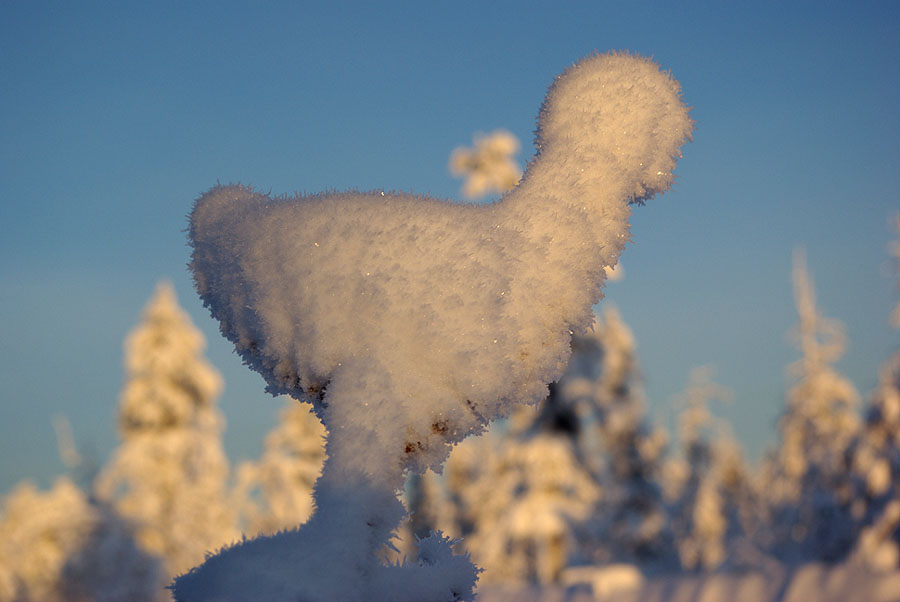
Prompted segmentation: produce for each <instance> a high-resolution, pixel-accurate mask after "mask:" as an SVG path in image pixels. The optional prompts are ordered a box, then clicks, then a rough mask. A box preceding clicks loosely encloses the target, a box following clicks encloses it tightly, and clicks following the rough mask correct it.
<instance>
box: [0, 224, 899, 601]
mask: <svg viewBox="0 0 900 602" xmlns="http://www.w3.org/2000/svg"><path fill="white" fill-rule="evenodd" d="M897 225H898V228H900V220H898V222H897ZM893 249H894V253H895V254H896V255H897V265H898V268H900V242H895V243H894V245H893ZM794 285H795V298H796V307H797V312H798V323H797V326H796V328H795V329H794V331H793V333H792V334H793V336H794V340H795V341H796V344H797V349H798V358H797V361H796V363H795V364H794V365H793V366H791V371H792V373H793V375H794V382H793V386H792V387H791V388H790V390H789V391H788V392H787V395H786V398H785V408H784V413H783V415H782V418H781V420H780V422H779V425H778V429H779V437H778V440H779V444H778V446H777V447H776V448H774V449H772V450H771V451H770V452H769V453H768V455H767V456H766V458H765V459H764V461H763V462H762V464H761V465H760V466H758V467H751V466H748V465H747V464H746V463H745V461H744V460H743V458H742V456H741V450H740V447H739V445H738V443H737V442H736V441H735V440H734V438H733V437H732V436H731V435H730V429H729V426H728V425H727V424H724V423H722V421H721V420H719V419H716V418H713V413H712V412H710V409H709V408H710V406H711V405H713V404H716V403H721V402H724V401H726V400H727V399H728V390H727V389H726V388H725V387H723V386H721V385H718V384H716V383H714V382H713V380H712V377H711V374H710V371H709V370H707V369H703V368H700V369H698V370H696V371H695V372H694V373H693V374H692V375H690V379H689V382H688V385H687V387H686V389H685V391H684V393H683V395H682V396H681V398H680V399H681V401H680V403H679V410H680V429H679V433H678V436H677V437H673V436H670V435H669V434H668V433H665V432H664V431H663V430H662V429H661V428H660V427H659V426H657V425H654V424H652V423H651V421H650V420H649V419H648V417H647V415H646V413H645V405H646V400H645V399H644V397H643V392H642V388H641V371H640V367H639V362H638V356H637V351H636V344H635V341H634V339H633V337H632V335H631V332H630V330H629V329H628V325H627V324H626V323H625V322H624V321H623V319H622V317H621V315H620V314H619V313H618V312H617V311H616V310H615V309H614V308H607V309H605V310H604V311H603V312H602V313H601V315H600V316H598V318H597V322H596V326H595V328H594V332H593V333H591V334H589V335H588V336H583V337H576V338H575V339H574V340H573V342H572V346H573V352H574V353H573V357H572V360H571V362H570V364H569V369H568V371H567V372H566V375H565V376H564V377H563V378H562V379H561V380H560V381H559V382H557V383H555V384H554V385H553V386H552V387H551V394H550V396H549V397H548V398H547V399H546V400H545V401H544V402H543V403H542V404H541V405H540V406H539V407H538V408H529V407H523V408H522V409H520V410H518V411H516V412H515V413H514V414H513V415H512V416H511V417H510V418H509V419H508V420H505V421H501V422H498V423H495V425H494V426H493V427H492V428H491V429H490V431H488V432H487V433H485V434H484V435H482V436H479V437H473V438H469V439H467V440H466V441H465V442H463V443H462V444H460V445H459V446H457V448H456V449H455V450H454V451H453V453H452V454H451V456H450V460H449V461H448V462H447V464H446V467H445V469H444V472H443V474H442V475H437V474H434V473H432V472H429V473H427V474H426V475H425V476H424V477H413V478H411V479H410V481H409V483H408V486H407V490H406V496H405V497H406V503H407V505H408V507H409V508H410V510H411V511H412V519H411V520H410V521H409V523H408V524H407V525H405V527H404V529H403V530H402V532H401V533H399V534H398V536H399V539H398V540H397V542H396V543H397V547H398V550H397V551H391V550H385V555H386V556H387V557H391V556H395V555H397V554H404V553H409V552H411V551H413V550H412V548H409V550H407V549H406V546H408V545H409V542H410V541H412V538H413V536H414V535H416V536H420V537H421V536H425V535H426V534H427V533H428V532H429V531H431V530H433V529H435V528H438V529H441V530H443V531H444V532H445V533H447V534H449V535H451V536H461V537H463V538H464V539H463V541H464V545H465V549H466V550H468V551H469V552H470V553H471V555H472V557H473V560H474V561H475V563H476V564H477V565H478V566H480V567H482V568H483V569H484V572H483V573H482V575H481V578H480V581H479V583H480V587H481V589H483V590H484V592H485V593H484V596H483V597H482V598H483V599H485V600H487V599H490V600H494V599H496V600H514V599H522V600H527V599H533V600H539V599H554V600H564V599H573V600H575V599H584V600H587V599H590V598H589V597H588V595H587V593H586V592H587V591H589V590H590V589H591V588H593V591H594V592H595V594H596V596H597V599H603V596H604V595H605V594H607V593H610V594H611V593H617V595H625V592H628V591H631V592H632V594H633V595H636V592H638V591H641V588H644V592H645V593H644V597H642V598H637V599H667V597H666V596H667V594H666V593H665V592H669V593H671V592H677V591H681V590H678V587H681V588H682V589H685V588H686V591H690V592H694V594H695V595H696V596H697V597H699V595H700V592H701V591H702V587H701V585H702V582H703V580H704V579H706V580H709V581H711V584H712V585H714V586H716V587H717V588H719V589H720V590H722V591H721V596H722V597H704V599H709V600H713V599H725V593H726V592H731V594H732V595H733V594H734V592H736V591H738V590H739V589H740V586H739V585H738V584H736V582H734V580H735V576H736V575H741V576H743V578H742V580H739V583H740V584H743V586H744V587H745V588H749V589H748V593H746V594H744V595H746V596H748V597H746V598H743V597H741V598H739V599H741V600H744V599H747V600H750V599H753V600H764V599H766V600H768V599H778V598H775V597H773V596H788V595H789V594H790V593H791V592H790V588H789V587H788V586H789V585H790V584H788V583H786V582H785V579H786V578H787V577H788V576H789V575H790V574H792V573H795V574H797V575H799V577H803V578H805V579H806V580H807V581H809V582H810V583H801V584H800V585H797V586H796V587H799V588H800V589H799V590H798V591H799V592H804V593H805V594H809V592H817V591H818V592H819V594H817V595H819V596H825V593H824V592H826V589H827V588H826V585H827V583H828V575H829V571H831V572H832V573H835V574H837V573H840V572H841V571H843V572H847V571H851V570H854V571H857V572H860V573H861V574H864V575H865V576H866V577H865V579H864V580H862V579H860V578H857V579H856V580H855V581H853V580H851V581H852V583H853V585H848V579H850V578H849V577H843V578H842V579H843V580H840V579H839V580H838V585H835V586H833V587H836V588H837V592H838V593H837V594H836V595H838V596H844V597H843V598H840V597H832V598H825V597H820V598H817V599H834V600H838V599H858V600H863V599H872V600H875V599H878V600H898V599H900V554H898V545H900V351H898V352H897V353H895V354H894V355H893V356H891V357H889V358H886V359H885V362H884V365H883V366H881V368H880V372H879V375H880V385H879V386H878V388H877V389H876V390H874V391H871V392H868V393H867V394H865V395H863V396H861V395H860V394H859V393H858V392H857V391H856V389H855V388H854V386H853V384H852V383H850V382H849V381H847V380H846V379H845V378H843V377H842V376H841V375H840V374H839V373H838V372H836V370H835V369H834V367H833V364H834V362H835V361H836V360H837V359H838V358H839V356H840V355H841V352H842V349H843V346H844V340H843V335H842V330H841V326H840V324H839V323H838V322H837V321H835V320H833V319H829V318H826V317H825V316H822V315H821V314H820V312H819V311H818V309H817V307H816V303H815V291H814V288H813V285H812V280H811V278H810V277H809V275H808V273H807V270H806V265H805V260H804V258H803V256H802V255H799V254H798V255H797V257H796V258H795V270H794ZM885 318H886V319H887V318H888V317H885ZM891 319H892V320H893V324H894V325H895V326H900V308H898V310H897V312H896V313H895V314H894V316H893V317H892V318H891ZM204 346H205V341H204V340H203V336H202V335H201V334H200V332H199V331H198V330H197V329H196V328H195V327H194V326H193V325H192V324H191V322H190V319H189V318H188V317H187V315H186V314H185V313H184V311H183V310H181V309H180V308H179V306H178V304H177V302H176V297H175V293H174V291H173V289H172V288H171V286H169V285H167V284H161V285H160V286H159V288H158V289H157V291H156V292H155V294H154V295H153V297H152V299H151V300H150V302H149V304H148V305H147V307H146V309H145V310H144V316H143V320H142V322H141V323H140V324H139V325H138V326H137V327H136V328H135V329H134V330H133V331H132V333H131V334H130V335H129V337H128V339H127V342H126V357H125V366H126V371H127V378H126V381H125V384H124V386H123V389H122V393H121V397H120V402H119V417H118V424H119V432H120V440H121V443H120V446H119V448H118V449H117V450H116V451H115V453H114V454H113V456H112V457H111V458H110V459H109V461H108V462H107V464H106V465H105V466H103V467H102V468H101V469H100V470H99V472H97V473H96V474H90V473H85V472H84V471H83V470H82V468H83V466H81V465H80V464H79V458H78V454H77V450H75V449H73V448H72V447H71V446H65V445H64V446H62V448H63V450H64V451H66V452H67V454H65V455H66V459H67V461H68V462H69V463H70V465H71V466H72V473H71V474H70V475H68V476H61V477H60V478H59V479H58V480H57V482H56V484H55V485H54V486H53V488H52V489H50V490H49V491H38V490H37V489H36V488H35V487H34V486H33V485H32V484H30V483H28V482H25V483H22V484H20V485H19V486H17V487H16V488H15V489H14V490H13V491H12V492H11V493H9V494H8V495H7V496H6V498H5V500H4V504H3V513H2V518H0V600H2V601H4V602H7V601H8V602H13V601H17V602H18V601H22V602H24V601H35V602H38V601H40V602H54V601H71V600H79V601H81V600H84V601H87V600H95V601H109V602H113V601H125V600H131V601H134V600H147V601H148V602H149V601H154V600H160V601H162V600H167V599H169V594H168V592H167V591H166V590H165V589H164V586H165V585H166V584H167V583H168V582H169V581H170V580H171V579H172V578H173V577H174V576H175V575H177V574H179V573H181V572H184V571H186V570H188V569H189V568H190V567H192V566H194V565H195V564H197V563H199V562H201V561H202V560H203V558H204V555H205V554H206V553H207V552H208V551H210V550H216V549H218V548H220V547H221V546H223V545H226V544H229V543H231V542H232V541H235V540H236V539H237V538H240V534H241V533H247V534H255V533H258V532H264V533H273V532H276V531H278V530H280V529H286V528H290V527H293V526H295V525H297V524H299V523H302V522H303V521H304V520H306V518H307V517H308V516H309V515H310V513H311V511H312V487H313V484H314V482H315V479H316V478H317V476H318V473H319V471H320V470H321V464H322V461H323V459H324V448H323V437H324V430H323V428H322V426H321V424H320V423H319V421H318V420H317V419H316V417H315V415H314V414H313V413H311V412H310V410H309V408H308V407H307V406H305V405H303V404H300V403H298V402H296V401H294V400H290V399H288V400H286V402H285V408H284V410H283V412H282V415H281V421H280V424H279V425H278V426H277V427H276V428H275V429H274V430H273V431H272V432H271V433H270V434H269V435H268V436H267V437H266V440H265V446H264V452H263V454H262V457H260V458H259V459H258V460H257V461H255V462H245V463H242V464H240V465H238V466H235V467H231V466H229V463H228V460H227V459H226V456H225V453H224V451H223V447H222V441H221V435H222V430H223V425H224V421H223V417H222V415H221V413H220V412H219V411H218V409H217V408H216V397H217V395H218V393H219V391H220V389H221V386H222V382H221V377H220V376H219V374H218V372H217V371H216V370H215V368H214V367H213V366H211V365H210V364H209V362H208V361H207V360H205V359H204V357H203V350H204ZM873 369H875V368H874V367H873ZM62 440H63V441H64V442H65V441H66V440H67V439H66V437H63V438H62ZM675 442H677V444H676V443H675ZM798 567H799V568H798ZM804 567H807V568H805V571H806V572H803V568H804ZM773 575H774V578H773V577H772V576H773ZM762 576H767V579H763V578H762ZM673 579H674V580H673ZM717 579H718V581H717ZM729 579H731V581H729ZM698 584H701V585H698ZM873 584H876V585H878V586H879V588H880V589H877V591H876V590H873V589H872V588H873V587H874V585H873ZM538 587H539V589H536V588H538ZM654 587H655V588H656V589H655V590H654V589H653V588H654ZM816 587H820V588H821V589H820V590H817V589H815V588H816ZM666 588H668V589H666ZM735 588H737V589H735ZM779 588H780V591H778V590H779ZM841 588H843V589H841ZM860 588H862V589H860ZM867 588H868V589H867ZM741 591H743V590H741ZM770 591H772V592H773V593H770ZM527 592H530V593H527ZM539 592H540V593H539ZM682 595H687V596H689V597H687V598H680V599H693V598H692V597H690V595H691V594H684V593H683V592H682ZM794 595H799V594H797V593H796V592H795V593H794ZM540 596H543V598H542V597H540ZM652 596H655V597H652ZM707 596H709V594H707ZM853 596H855V597H853ZM867 596H869V597H867ZM626 599H631V598H626ZM732 599H734V598H732ZM784 599H788V598H787V597H785V598H784ZM790 599H798V600H799V599H803V598H793V597H792V598H790ZM806 599H812V598H806Z"/></svg>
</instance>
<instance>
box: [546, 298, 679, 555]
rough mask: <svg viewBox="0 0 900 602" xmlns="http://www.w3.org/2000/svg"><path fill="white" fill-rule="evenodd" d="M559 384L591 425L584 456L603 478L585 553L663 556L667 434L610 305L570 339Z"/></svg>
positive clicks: (667, 550)
mask: <svg viewBox="0 0 900 602" xmlns="http://www.w3.org/2000/svg"><path fill="white" fill-rule="evenodd" d="M557 389H558V390H559V391H560V394H561V397H562V398H563V399H565V400H567V401H566V402H565V403H566V405H569V406H570V407H572V408H574V412H575V414H576V415H579V416H582V417H584V418H583V420H585V421H586V422H587V423H588V424H590V425H592V427H591V429H590V431H589V432H588V433H586V434H585V436H584V437H583V438H582V441H583V443H582V445H581V447H582V450H583V451H582V454H583V457H584V458H586V459H587V465H588V466H589V467H590V468H591V469H592V472H594V474H595V475H597V478H598V479H599V480H600V481H601V482H602V483H603V497H602V500H601V502H600V504H599V506H598V507H597V509H596V512H595V515H596V520H595V521H594V524H593V526H592V529H593V536H592V537H591V541H590V542H589V544H588V547H589V549H590V552H589V556H590V557H591V558H592V560H593V561H594V562H604V563H606V562H655V561H663V560H665V559H669V557H670V556H671V555H672V553H671V550H672V540H671V533H670V532H669V527H668V517H667V514H666V508H665V501H664V499H663V495H662V487H661V485H660V479H661V477H662V468H663V452H664V449H665V446H666V436H665V433H664V432H663V431H661V430H659V429H656V428H654V427H653V426H652V425H651V423H650V422H649V420H648V419H647V416H646V410H645V401H644V393H643V388H642V386H641V381H640V368H639V365H638V361H637V355H636V352H635V342H634V336H633V335H632V333H631V330H630V329H629V328H628V326H627V325H626V324H625V322H624V321H623V320H622V317H621V315H620V314H619V312H618V311H617V310H616V309H614V308H612V307H608V308H606V309H605V310H604V312H603V315H602V317H601V318H598V319H597V322H596V324H595V326H594V330H593V333H590V334H588V335H586V336H583V337H576V338H575V339H574V340H573V360H572V362H570V364H569V368H568V371H567V373H566V375H565V376H564V377H563V378H562V379H561V380H560V382H559V384H558V385H557Z"/></svg>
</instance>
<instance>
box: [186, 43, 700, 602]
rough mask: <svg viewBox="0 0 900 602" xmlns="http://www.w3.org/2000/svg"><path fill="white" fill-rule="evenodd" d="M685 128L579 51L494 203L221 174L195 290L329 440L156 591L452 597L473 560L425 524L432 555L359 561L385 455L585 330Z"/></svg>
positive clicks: (649, 72) (200, 240)
mask: <svg viewBox="0 0 900 602" xmlns="http://www.w3.org/2000/svg"><path fill="white" fill-rule="evenodd" d="M691 128H692V121H691V119H690V118H689V116H688V109H687V107H686V106H685V105H684V103H683V102H682V100H681V93H680V88H679V85H678V83H677V82H676V81H675V80H674V79H673V78H672V77H670V76H669V74H668V73H665V72H662V71H660V69H659V67H658V66H657V65H655V64H654V63H653V62H651V61H650V60H648V59H646V58H642V57H639V56H635V55H631V54H627V53H612V54H604V55H592V56H589V57H587V58H585V59H583V60H582V61H580V62H578V63H577V64H575V65H574V66H572V67H570V68H569V69H568V70H566V71H565V72H564V73H563V74H562V75H560V76H559V77H558V78H557V79H556V81H555V82H554V83H553V85H552V86H551V88H550V90H549V92H548V94H547V97H546V99H545V101H544V103H543V105H542V107H541V112H540V115H539V122H538V130H537V139H536V141H535V144H536V147H537V152H536V155H535V157H534V159H533V160H532V162H531V163H530V164H529V165H528V168H527V169H526V172H525V174H524V176H523V178H522V181H521V182H520V183H519V184H518V186H516V188H514V189H513V190H511V191H510V192H508V193H507V194H505V195H504V196H503V197H502V198H501V199H500V200H499V201H497V202H496V203H493V204H490V205H461V204H454V203H450V202H446V201H442V200H438V199H434V198H429V197H425V196H418V195H412V194H395V193H384V192H380V191H376V192H368V193H359V192H348V193H324V194H318V195H311V196H294V197H279V198H273V197H271V196H269V195H265V194H261V193H259V192H256V191H254V190H253V189H251V188H247V187H243V186H240V185H235V186H217V187H215V188H213V189H212V190H210V191H208V192H207V193H205V194H204V195H203V196H201V197H200V199H199V200H198V201H197V203H196V205H195V207H194V211H193V213H192V215H191V219H190V238H191V243H192V245H193V249H194V250H193V257H192V262H191V269H192V270H193V272H194V277H195V282H196V286H197V289H198V291H199V293H200V296H201V297H202V299H203V301H204V303H205V304H206V305H207V306H208V307H209V308H210V310H211V312H212V314H213V316H214V317H216V318H217V319H218V320H219V321H220V323H221V328H222V332H223V334H224V335H225V336H226V337H227V338H228V339H230V340H231V341H232V342H233V343H234V344H235V347H236V349H237V351H238V352H239V353H240V354H241V355H242V357H243V358H244V360H245V361H246V363H247V364H248V365H249V366H250V367H251V368H253V369H254V370H256V371H258V372H259V373H260V374H261V375H262V376H263V377H264V378H265V380H266V382H267V383H268V390H269V391H270V392H272V393H273V394H281V393H286V394H288V395H291V396H293V397H296V398H298V399H303V400H307V401H310V402H312V403H313V405H314V406H315V409H316V412H317V413H318V415H319V417H320V418H321V419H322V421H323V423H324V424H325V426H326V428H327V429H328V431H329V436H328V441H327V453H328V459H327V461H326V463H325V467H324V470H323V474H322V477H321V478H320V480H319V482H318V483H317V485H316V494H315V495H316V505H317V511H316V513H315V514H314V515H313V517H312V518H311V519H310V521H309V523H307V524H306V525H304V526H303V527H302V528H301V529H299V530H294V531H289V532H285V533H282V534H279V535H276V536H273V537H268V538H260V539H257V540H252V541H249V542H245V543H243V544H239V545H238V546H235V547H234V548H231V549H229V550H225V551H224V552H223V553H221V554H220V555H218V556H214V557H211V558H210V559H209V560H208V561H207V562H206V563H205V564H204V565H202V566H201V567H199V568H197V569H195V570H194V571H193V572H191V573H189V574H188V575H185V576H183V577H181V578H179V580H178V581H176V584H175V595H176V599H177V600H179V601H188V600H189V601H191V602H199V601H201V600H243V599H263V598H265V596H263V597H260V596H259V594H260V590H259V584H260V583H262V582H266V583H271V584H272V586H271V587H272V588H274V589H271V591H269V590H267V592H268V593H269V594H271V596H270V597H269V598H266V599H271V600H276V599H284V600H288V599H290V600H294V599H303V600H320V599H321V600H325V599H328V600H334V599H341V600H345V601H352V600H358V599H359V600H362V599H367V600H368V599H373V600H379V599H392V600H407V599H408V600H423V599H428V600H432V599H433V600H445V599H446V600H456V599H469V597H470V596H471V585H472V582H473V581H474V575H475V572H474V568H472V566H471V564H470V563H469V562H468V560H467V559H465V558H464V557H459V556H451V555H450V554H449V552H447V553H446V554H444V553H438V552H436V550H444V551H446V550H445V548H446V541H445V540H443V541H444V543H443V544H441V543H434V542H428V541H426V542H423V544H422V545H423V546H424V547H425V548H427V549H428V550H430V551H431V552H430V553H429V554H426V555H425V556H426V557H430V558H431V559H432V561H431V562H430V563H429V561H428V560H427V559H426V560H425V561H424V564H423V561H422V560H421V554H420V561H419V564H420V567H419V570H418V571H417V570H415V569H416V567H414V566H401V567H384V566H381V565H380V564H379V563H378V562H377V560H376V559H375V554H374V551H377V549H378V548H379V547H380V546H381V545H383V544H385V543H386V542H388V541H389V538H390V534H391V532H392V530H393V529H394V528H395V527H396V526H397V523H398V522H399V520H400V519H401V518H402V516H403V514H404V510H403V507H402V505H401V504H400V502H399V501H398V500H397V497H396V493H397V491H398V490H399V489H400V488H401V487H402V485H403V478H404V473H405V471H406V470H417V471H418V470H423V469H424V468H425V467H429V466H432V467H439V466H440V464H441V463H442V462H443V461H444V459H445V458H446V456H447V454H448V452H449V450H450V446H451V445H452V444H454V443H457V442H459V441H460V440H462V439H463V438H464V437H465V436H467V435H469V434H471V433H476V432H479V431H480V430H482V429H483V428H484V426H485V425H486V424H487V422H489V421H490V420H492V419H494V418H496V417H498V416H501V415H504V414H505V413H507V412H508V411H509V410H510V409H511V407H512V405H513V404H515V403H537V402H539V401H540V400H541V399H542V398H543V397H544V396H545V395H546V392H547V383H549V382H552V381H554V380H556V379H558V378H559V377H560V375H561V374H562V372H563V370H564V368H565V365H566V362H567V360H568V356H569V349H570V348H569V342H570V337H571V335H572V333H573V332H579V333H580V332H583V331H585V330H586V329H587V328H589V327H590V324H591V322H592V306H593V305H594V304H595V303H596V302H597V301H598V300H599V299H600V297H601V292H600V288H601V286H602V283H603V280H604V277H605V276H604V273H605V268H607V267H609V266H614V265H615V264H616V262H617V260H618V257H619V254H620V253H621V251H622V249H623V247H624V245H625V242H626V240H627V239H628V216H629V212H630V205H631V204H632V203H635V202H643V200H645V199H647V198H649V197H651V196H653V195H654V194H656V193H659V192H663V191H665V190H667V189H668V188H669V187H670V186H671V184H672V181H673V175H672V171H673V169H674V167H675V162H676V159H677V158H678V157H679V156H680V151H679V149H680V147H681V145H682V144H683V143H684V142H685V141H686V140H687V139H689V137H690V131H691ZM442 546H443V547H442ZM454 563H455V564H454ZM278 566H282V567H285V568H284V571H279V570H278V569H277V568H276V567H278ZM298 571H299V574H298ZM392 571H393V572H392ZM454 571H455V575H456V577H448V575H451V574H454ZM291 572H293V573H294V574H293V575H291V574H290V573H291ZM400 572H403V575H402V576H401V574H400ZM282 573H287V574H282ZM278 575H280V576H278ZM426 575H427V576H426ZM435 575H442V577H436V576H435ZM454 579H455V581H454ZM241 580H244V582H247V581H248V580H249V582H252V583H254V590H253V595H250V593H249V592H248V594H247V596H246V597H242V595H241V594H240V593H238V592H239V590H240V587H241V586H240V583H241V582H242V581H241ZM398 580H402V581H403V583H399V581H398ZM417 580H418V581H422V584H421V588H424V589H421V588H420V589H416V587H417V586H415V583H416V582H418V581H417ZM276 582H277V585H275V583H276ZM326 582H327V583H326ZM390 583H396V586H391V585H390ZM467 584H468V585H467ZM467 587H468V590H467V589H466V588H467ZM379 588H381V589H379ZM392 588H396V589H392ZM429 588H430V589H429ZM440 588H443V589H442V590H441V592H439V593H434V592H436V591H437V590H438V589H440Z"/></svg>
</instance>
